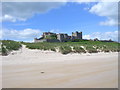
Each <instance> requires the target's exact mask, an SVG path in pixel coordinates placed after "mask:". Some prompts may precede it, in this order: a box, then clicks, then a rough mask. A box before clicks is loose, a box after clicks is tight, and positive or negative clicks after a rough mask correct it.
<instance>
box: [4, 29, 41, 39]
mask: <svg viewBox="0 0 120 90" xmlns="http://www.w3.org/2000/svg"><path fill="white" fill-rule="evenodd" d="M40 34H41V31H40V30H38V29H29V28H28V29H24V30H8V29H4V30H2V39H8V40H23V41H26V40H33V39H34V38H36V37H39V36H40Z"/></svg>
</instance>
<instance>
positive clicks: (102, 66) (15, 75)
mask: <svg viewBox="0 0 120 90" xmlns="http://www.w3.org/2000/svg"><path fill="white" fill-rule="evenodd" d="M2 63H3V67H2V68H3V73H2V75H3V80H2V87H3V88H117V87H118V53H98V54H68V55H62V54H60V53H55V52H50V51H39V50H29V49H26V48H23V49H22V50H21V51H19V52H17V54H14V55H8V56H3V57H2Z"/></svg>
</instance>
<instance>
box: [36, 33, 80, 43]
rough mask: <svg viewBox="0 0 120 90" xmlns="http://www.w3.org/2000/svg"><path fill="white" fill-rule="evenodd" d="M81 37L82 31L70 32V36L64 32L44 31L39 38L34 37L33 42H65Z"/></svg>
mask: <svg viewBox="0 0 120 90" xmlns="http://www.w3.org/2000/svg"><path fill="white" fill-rule="evenodd" d="M75 39H80V40H81V39H82V32H78V31H76V32H72V36H69V35H68V34H65V33H59V34H56V33H52V32H44V33H43V35H42V37H41V38H34V42H67V41H70V40H75Z"/></svg>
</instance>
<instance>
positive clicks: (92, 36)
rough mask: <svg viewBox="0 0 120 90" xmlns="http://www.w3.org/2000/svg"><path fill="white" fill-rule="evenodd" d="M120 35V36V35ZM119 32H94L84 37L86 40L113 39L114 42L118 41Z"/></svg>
mask: <svg viewBox="0 0 120 90" xmlns="http://www.w3.org/2000/svg"><path fill="white" fill-rule="evenodd" d="M119 35H120V34H119ZM119 35H118V31H114V32H104V33H101V32H94V33H92V34H88V35H83V38H84V39H95V38H98V39H100V40H109V39H112V40H113V41H118V36H119Z"/></svg>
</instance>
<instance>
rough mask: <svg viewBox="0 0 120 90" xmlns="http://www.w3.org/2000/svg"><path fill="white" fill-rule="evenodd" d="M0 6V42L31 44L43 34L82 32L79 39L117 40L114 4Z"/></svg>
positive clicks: (24, 3)
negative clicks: (0, 35) (0, 29)
mask: <svg viewBox="0 0 120 90" xmlns="http://www.w3.org/2000/svg"><path fill="white" fill-rule="evenodd" d="M1 6H2V15H1V16H0V23H1V22H2V31H1V32H0V33H2V37H0V38H1V39H5V40H17V41H28V42H31V41H33V39H34V38H36V37H37V38H39V37H41V35H42V33H43V32H48V31H49V32H54V33H67V34H69V35H71V33H72V32H75V31H82V32H83V39H94V38H98V39H101V40H109V39H112V40H114V41H117V40H118V3H117V2H2V5H1ZM0 9H1V8H0Z"/></svg>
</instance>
